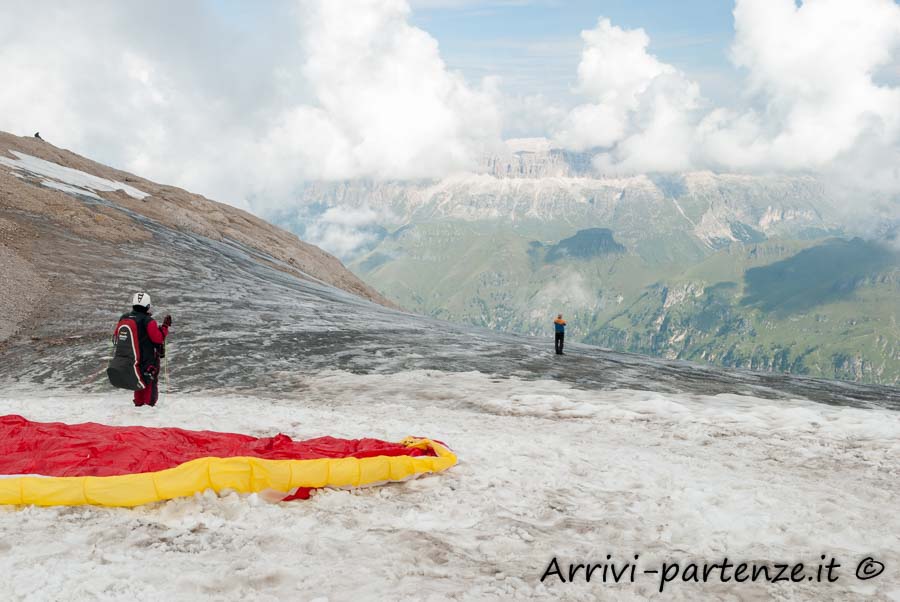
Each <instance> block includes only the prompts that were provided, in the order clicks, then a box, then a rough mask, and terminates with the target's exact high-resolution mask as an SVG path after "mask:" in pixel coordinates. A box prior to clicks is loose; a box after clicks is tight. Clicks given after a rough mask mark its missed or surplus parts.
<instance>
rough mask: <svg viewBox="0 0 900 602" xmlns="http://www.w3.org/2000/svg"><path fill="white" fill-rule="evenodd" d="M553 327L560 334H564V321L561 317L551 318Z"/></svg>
mask: <svg viewBox="0 0 900 602" xmlns="http://www.w3.org/2000/svg"><path fill="white" fill-rule="evenodd" d="M553 327H554V328H555V329H556V332H558V333H560V334H565V332H566V321H565V320H563V319H562V318H556V319H555V320H553Z"/></svg>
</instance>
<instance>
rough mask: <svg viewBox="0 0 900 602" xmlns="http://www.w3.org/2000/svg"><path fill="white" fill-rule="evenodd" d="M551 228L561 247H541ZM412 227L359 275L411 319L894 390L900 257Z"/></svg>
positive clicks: (834, 247)
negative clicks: (562, 325)
mask: <svg viewBox="0 0 900 602" xmlns="http://www.w3.org/2000/svg"><path fill="white" fill-rule="evenodd" d="M548 230H555V231H556V235H557V236H558V237H559V238H558V239H557V240H556V241H546V240H543V241H542V240H536V237H537V236H538V235H539V234H546V233H547V231H548ZM565 230H566V229H565V228H548V227H547V225H546V224H536V223H534V224H521V225H518V226H515V227H512V226H509V225H504V224H502V223H500V222H497V221H495V222H485V221H479V222H465V221H440V222H435V223H424V224H415V225H410V226H407V227H405V228H403V229H402V230H400V231H398V232H396V233H395V234H393V235H391V236H388V237H386V238H385V239H384V240H383V241H381V243H380V244H379V245H378V247H377V248H376V249H375V250H374V251H373V252H371V253H369V254H367V255H365V256H364V257H362V258H360V259H359V260H358V261H356V262H355V263H354V264H352V265H351V269H354V270H355V271H356V272H357V273H358V274H360V276H361V277H363V278H364V279H366V280H367V281H369V282H371V283H373V284H374V285H375V286H376V287H378V288H380V290H382V291H383V292H384V293H385V294H386V295H388V296H389V297H391V298H393V299H395V300H396V301H398V302H399V303H400V304H401V305H403V306H405V307H408V308H410V309H413V310H416V311H420V312H423V313H426V314H430V315H433V316H436V317H440V318H444V319H448V320H453V321H459V322H464V323H470V324H476V325H479V326H486V327H489V328H495V329H500V330H506V331H515V332H524V333H529V334H548V335H549V320H550V318H551V317H552V316H553V315H555V314H556V313H557V312H560V311H561V312H563V313H564V314H566V316H567V319H568V321H569V324H570V333H571V336H572V338H573V339H574V340H580V341H583V342H587V343H591V344H596V345H600V346H604V347H609V348H613V349H618V350H626V351H632V352H637V353H645V354H649V355H657V356H662V357H667V358H672V359H676V358H677V359H689V360H695V361H704V362H710V363H714V364H718V365H725V366H732V367H745V368H753V369H761V370H772V371H781V372H792V373H798V374H807V375H814V376H825V377H836V378H840V379H846V380H855V381H861V382H872V383H886V384H897V383H900V328H898V325H897V320H898V305H900V303H898V301H897V299H900V267H898V266H900V257H898V255H897V254H896V252H894V251H892V250H890V248H889V247H886V246H883V245H881V244H876V243H873V242H866V241H862V240H859V239H850V240H847V239H841V238H824V239H813V240H795V239H770V240H762V241H758V242H757V241H756V239H755V238H754V239H750V240H748V241H746V242H743V241H740V242H734V241H732V242H731V244H729V245H724V246H722V247H721V248H718V249H714V250H710V251H708V252H707V253H705V254H704V252H703V250H702V249H701V248H700V245H698V244H697V243H696V241H695V240H692V239H691V238H690V237H689V236H685V235H683V234H679V233H677V232H675V233H671V234H667V235H661V236H660V237H659V238H657V239H649V240H646V241H643V242H642V243H641V244H639V245H635V246H636V247H637V250H635V247H632V249H631V250H629V249H627V247H625V246H624V245H622V244H621V243H619V242H618V240H617V239H616V236H615V233H614V232H612V231H611V230H608V229H605V230H604V229H591V230H583V231H581V232H577V233H575V234H574V235H569V236H566V235H565Z"/></svg>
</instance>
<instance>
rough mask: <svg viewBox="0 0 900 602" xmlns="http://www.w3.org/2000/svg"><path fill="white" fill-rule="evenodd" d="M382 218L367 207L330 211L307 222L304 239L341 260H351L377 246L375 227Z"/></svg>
mask: <svg viewBox="0 0 900 602" xmlns="http://www.w3.org/2000/svg"><path fill="white" fill-rule="evenodd" d="M384 217H385V216H383V215H381V214H379V213H378V212H376V211H374V210H373V209H371V208H370V207H368V206H362V207H358V208H350V207H330V208H328V209H326V210H325V212H324V213H323V214H322V215H320V216H317V217H316V218H315V219H313V220H311V221H310V222H308V224H307V227H306V229H305V232H304V236H305V238H306V240H307V241H308V242H311V243H312V244H314V245H317V246H320V247H322V248H323V249H325V250H326V251H329V252H330V253H334V254H335V255H337V256H338V257H341V258H343V259H352V258H353V257H354V256H355V254H356V253H358V252H359V251H360V250H364V249H367V248H368V247H369V246H371V245H372V244H373V243H376V242H378V240H379V239H378V230H379V228H378V225H379V224H381V223H383V221H384Z"/></svg>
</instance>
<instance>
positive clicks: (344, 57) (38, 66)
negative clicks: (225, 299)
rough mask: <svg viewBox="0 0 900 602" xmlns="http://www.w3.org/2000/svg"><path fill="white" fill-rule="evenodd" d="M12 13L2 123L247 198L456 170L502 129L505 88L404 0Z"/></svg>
mask: <svg viewBox="0 0 900 602" xmlns="http://www.w3.org/2000/svg"><path fill="white" fill-rule="evenodd" d="M2 10H3V13H4V15H3V19H2V21H0V83H2V85H0V129H4V130H10V131H14V132H18V133H27V134H30V133H32V132H34V131H36V130H40V131H41V132H42V134H43V135H44V136H45V137H46V138H47V139H48V140H50V141H51V142H54V143H56V144H59V145H61V146H66V147H69V148H72V149H73V150H76V151H79V152H81V153H83V154H86V155H89V156H91V157H93V158H97V159H99V160H102V161H104V162H107V163H110V164H113V165H116V166H118V167H122V168H125V169H128V170H132V171H135V172H138V173H140V174H141V175H146V176H148V177H152V178H155V179H158V180H162V181H166V182H172V183H176V184H179V185H181V186H184V187H187V188H190V189H192V190H196V191H198V192H202V193H204V194H207V195H210V196H212V197H213V198H216V199H219V200H224V201H227V202H231V203H233V204H238V205H241V204H245V201H248V200H249V202H250V203H251V204H252V205H253V206H254V207H267V206H273V205H278V204H279V203H281V202H282V201H284V199H286V198H288V197H290V196H291V194H292V192H293V190H294V189H295V187H296V186H297V184H298V182H300V181H301V180H303V179H304V178H352V177H372V178H407V177H410V178H411V177H424V176H436V175H443V174H445V173H448V172H452V171H454V170H459V169H465V168H467V167H471V166H473V165H475V161H476V159H477V157H478V156H479V155H480V154H481V152H482V147H483V146H484V145H490V144H496V143H497V141H498V140H499V138H500V127H501V119H500V113H499V111H498V108H497V105H496V102H497V95H496V93H495V91H494V90H493V89H491V87H490V84H487V85H485V86H483V87H473V86H470V85H469V84H467V83H466V82H465V81H464V80H463V78H462V77H461V76H460V75H458V74H456V73H454V72H452V71H450V70H449V69H447V67H446V65H445V64H444V62H443V61H442V59H441V56H440V53H439V49H438V45H437V42H436V41H435V40H434V38H432V37H431V36H430V35H429V34H427V33H426V32H425V31H423V30H421V29H418V28H416V27H413V26H411V25H410V24H409V7H408V5H407V3H406V2H405V1H404V0H360V1H358V2H354V3H352V6H350V5H348V4H347V3H344V2H333V1H329V0H298V1H297V2H292V3H285V2H280V3H267V5H266V9H265V10H260V11H257V12H256V13H254V17H253V18H255V19H257V20H258V22H255V23H254V24H253V25H252V26H247V25H244V24H243V16H242V18H241V19H234V18H232V19H229V18H228V15H227V12H228V11H227V10H221V9H216V8H215V7H213V6H212V5H211V4H207V3H183V2H175V1H174V0H173V1H168V2H164V1H162V2H157V3H150V4H144V3H136V2H112V1H103V0H98V1H97V2H91V3H86V4H83V3H70V4H58V3H49V2H41V1H40V0H34V1H32V0H28V1H11V2H7V3H4V5H3V9H2ZM251 12H253V11H251ZM245 27H249V30H248V31H247V30H244V29H242V28H245ZM260 32H265V35H260Z"/></svg>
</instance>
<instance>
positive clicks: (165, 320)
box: [163, 316, 172, 328]
mask: <svg viewBox="0 0 900 602" xmlns="http://www.w3.org/2000/svg"><path fill="white" fill-rule="evenodd" d="M171 325H172V316H166V317H165V318H163V326H165V327H166V328H168V327H169V326H171Z"/></svg>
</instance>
